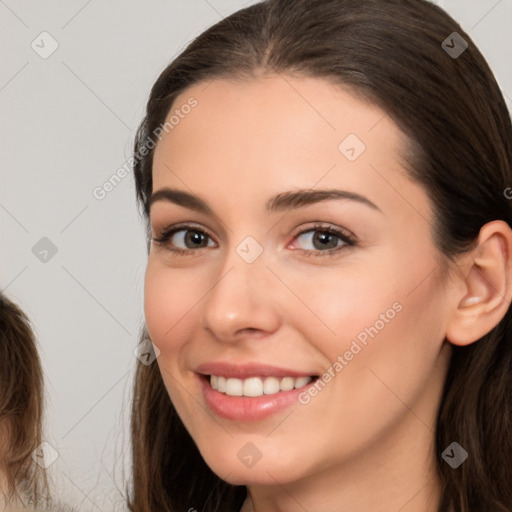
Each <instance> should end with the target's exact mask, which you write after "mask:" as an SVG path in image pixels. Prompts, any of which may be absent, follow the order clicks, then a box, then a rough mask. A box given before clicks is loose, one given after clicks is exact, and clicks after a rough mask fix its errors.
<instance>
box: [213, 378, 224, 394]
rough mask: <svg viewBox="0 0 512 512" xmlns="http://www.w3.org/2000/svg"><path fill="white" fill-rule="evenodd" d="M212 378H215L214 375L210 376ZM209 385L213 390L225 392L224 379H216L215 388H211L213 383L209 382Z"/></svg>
mask: <svg viewBox="0 0 512 512" xmlns="http://www.w3.org/2000/svg"><path fill="white" fill-rule="evenodd" d="M212 377H215V375H212ZM211 384H212V388H213V389H217V391H220V392H221V393H225V392H226V377H217V388H214V387H213V382H211Z"/></svg>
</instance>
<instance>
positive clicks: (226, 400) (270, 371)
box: [195, 362, 315, 422]
mask: <svg viewBox="0 0 512 512" xmlns="http://www.w3.org/2000/svg"><path fill="white" fill-rule="evenodd" d="M195 371H196V377H197V379H198V381H199V384H200V386H201V391H202V393H203V397H204V400H205V402H206V404H207V406H208V407H209V408H210V410H211V411H212V412H213V413H215V414H216V415H218V416H220V417H222V418H226V419H229V420H233V421H244V422H253V421H259V420H263V419H265V418H268V417H269V416H271V415H273V414H276V413H278V412H281V411H283V410H284V409H286V408H288V407H291V406H292V405H294V404H296V403H297V402H298V397H299V395H300V394H301V393H302V392H304V391H305V390H306V389H307V388H308V387H309V386H311V385H313V384H314V382H315V381H313V382H310V383H309V384H306V385H305V386H303V387H301V388H299V389H292V390H290V391H280V392H279V393H276V394H274V395H262V396H258V397H246V396H229V395H226V394H225V393H221V392H219V391H216V390H215V389H213V388H212V387H211V386H210V382H209V378H208V376H209V375H217V376H222V377H226V378H229V377H232V378H238V379H247V378H249V377H294V378H298V377H310V376H312V375H315V374H314V373H312V372H301V371H296V370H290V369H285V368H280V367H276V366H268V365H261V364H243V365H233V364H231V363H224V362H216V363H207V364H203V365H200V366H198V367H197V368H196V370H195Z"/></svg>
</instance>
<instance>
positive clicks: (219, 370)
mask: <svg viewBox="0 0 512 512" xmlns="http://www.w3.org/2000/svg"><path fill="white" fill-rule="evenodd" d="M195 372H196V373H200V374H202V375H217V376H219V377H226V378H229V377H233V378H235V379H248V378H249V377H281V378H282V377H293V378H295V379H296V378H298V377H311V376H312V375H317V374H316V373H315V372H308V371H297V370H292V369H289V368H283V367H279V366H273V365H267V364H261V363H244V364H233V363H227V362H224V361H217V362H211V363H205V364H201V365H199V366H198V367H197V368H196V369H195Z"/></svg>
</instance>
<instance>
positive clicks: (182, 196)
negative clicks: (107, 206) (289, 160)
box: [148, 187, 382, 215]
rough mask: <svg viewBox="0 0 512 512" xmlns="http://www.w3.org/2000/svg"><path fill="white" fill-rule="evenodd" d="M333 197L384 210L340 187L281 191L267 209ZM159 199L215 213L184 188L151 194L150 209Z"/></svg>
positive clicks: (316, 201) (287, 207) (288, 206)
mask: <svg viewBox="0 0 512 512" xmlns="http://www.w3.org/2000/svg"><path fill="white" fill-rule="evenodd" d="M332 199H349V200H351V201H356V202H358V203H361V204H364V205H366V206H369V207H370V208H372V209H374V210H378V211H380V212H381V213H382V210H381V209H380V208H379V207H378V206H377V205H376V204H375V203H373V202H372V201H370V200H369V199H367V198H366V197H364V196H362V195H360V194H357V193H355V192H349V191H347V190H338V189H324V190H312V189H301V190H291V191H289V192H281V193H280V194H277V195H276V196H274V197H272V198H271V199H270V200H269V201H267V204H266V209H267V211H269V212H278V211H283V210H292V209H293V208H300V207H303V206H308V205H311V204H314V203H319V202H320V201H325V200H332ZM157 201H168V202H170V203H174V204H177V205H179V206H183V207H185V208H189V209H190V210H195V211H197V212H200V213H205V214H210V215H213V213H214V212H213V210H212V209H211V208H210V206H208V204H207V203H206V202H205V201H204V200H203V199H201V198H200V197H198V196H195V195H193V194H190V193H188V192H185V191H184V190H178V189H171V188H168V187H164V188H161V189H159V190H157V191H155V192H153V193H152V194H151V197H150V198H149V202H148V211H149V209H150V208H151V205H152V204H154V203H156V202H157Z"/></svg>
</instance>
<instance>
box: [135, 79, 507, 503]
mask: <svg viewBox="0 0 512 512" xmlns="http://www.w3.org/2000/svg"><path fill="white" fill-rule="evenodd" d="M191 96H193V97H194V98H196V99H197V101H198V105H197V107H196V108H195V109H193V110H192V111H191V112H190V113H189V114H188V115H187V116H186V117H185V118H184V119H182V120H180V123H179V124H178V125H177V126H174V128H173V129H172V130H171V131H169V133H167V134H165V135H164V137H163V139H162V140H161V142H159V143H158V145H157V147H156V149H155V154H154V161H153V191H158V190H161V189H163V188H165V187H168V188H172V189H179V190H182V191H185V192H188V193H191V194H194V195H196V196H198V197H200V198H201V199H203V200H204V201H205V202H206V203H207V204H208V205H209V207H210V208H211V210H212V212H213V213H205V212H198V211H195V210H193V209H190V208H187V207H185V206H179V205H177V204H174V203H172V202H170V201H167V200H163V199H162V200H158V201H155V202H153V203H152V205H151V210H150V220H151V228H152V235H153V236H154V237H159V236H160V235H161V233H162V230H164V229H165V228H167V227H169V226H172V225H175V224H178V223H183V222H186V223H193V224H194V227H192V228H188V229H191V230H192V232H183V231H180V232H178V233H177V234H175V235H174V236H173V237H171V239H169V240H168V241H167V242H165V243H161V244H159V243H155V242H153V243H152V246H151V251H150V254H149V260H148V265H147V271H146V281H145V314H146V323H147V326H148V330H149V333H150V336H151V339H152V341H153V343H154V344H155V345H156V346H157V347H158V349H159V350H160V356H159V357H158V359H157V362H158V365H159V368H160V371H161V373H162V376H163V379H164V383H165V386H166V388H167V391H168V393H169V395H170V398H171V399H172V401H173V404H174V406H175V408H176V410H177V412H178V414H179V415H180V418H181V419H182V421H183V423H184V425H185V426H186V428H187V430H188V431H189V432H190V434H191V436H192V438H193V439H194V441H195V443H196V444H197V446H198V449H199V450H200V452H201V454H202V456H203V458H204V460H205V461H206V463H207V464H208V465H209V466H210V467H211V469H212V470H213V471H214V472H215V473H216V474H217V475H219V477H221V478H222V479H224V480H226V481H228V482H230V483H232V484H237V485H239V484H243V485H246V486H247V487H248V499H247V500H246V502H245V503H244V507H243V509H242V510H243V512H249V511H255V512H277V511H279V512H292V511H294V512H295V511H297V510H307V511H309V512H317V511H318V512H319V511H324V512H334V511H350V512H363V511H365V512H366V511H368V510H373V511H378V512H398V511H399V510H400V512H434V511H436V507H437V505H438V500H439V486H440V482H439V478H438V476H437V474H436V471H435V462H436V458H437V457H438V456H439V454H437V453H436V450H435V447H434V435H435V421H436V415H437V410H438V407H439V402H440V397H441V392H442V386H443V383H444V379H445V375H446V371H447V368H448V364H449V360H450V354H451V343H454V344H458V345H465V344H469V343H472V342H474V341H476V340H478V338H479V337H480V336H482V335H483V334H485V333H486V332H488V331H489V330H491V329H492V327H493V326H494V325H496V323H498V322H499V320H500V318H501V317H502V316H503V315H504V314H505V312H506V309H507V307H508V303H509V296H510V259H509V254H510V253H512V250H511V239H512V236H511V234H510V229H509V228H508V226H506V225H505V223H502V222H501V221H495V222H493V223H490V224H488V225H486V226H485V228H484V229H483V230H482V232H481V236H480V238H479V244H478V247H477V248H475V250H473V251H472V252H471V253H469V254H468V255H465V257H464V258H461V259H460V261H459V262H458V263H459V264H458V265H457V266H456V271H453V270H451V271H449V272H448V271H446V272H443V271H442V265H441V263H440V262H441V261H442V258H441V255H440V254H439V252H438V250H437V249H436V247H435V246H434V243H433V241H432V236H431V234H430V222H431V218H432V209H431V205H430V202H429V200H428V197H427V195H426V193H425V191H424V189H423V188H422V187H421V186H420V185H418V184H416V183H413V182H412V181H410V180H409V179H408V178H407V175H406V174H405V172H404V169H403V165H402V163H401V160H400V157H399V155H400V151H401V150H402V149H403V144H404V140H405V136H404V135H403V134H402V133H401V132H400V131H399V129H398V127H397V126H396V125H395V123H394V122H393V121H392V120H391V119H390V118H389V117H388V116H385V115H384V113H383V112H382V111H381V110H379V109H378V108H377V107H375V106H372V105H370V104H368V103H365V102H363V101H361V100H360V99H357V98H356V97H355V96H353V95H351V94H349V93H348V92H347V91H346V90H342V89H340V88H337V87H335V86H334V85H332V84H329V83H327V82H326V81H324V80H320V79H313V78H304V77H300V78H299V77H291V76H287V77H286V79H285V78H284V77H281V76H278V75H267V76H264V77H261V78H258V79H253V80H250V81H243V82H242V81H238V82H235V81H230V80H225V79H222V80H215V81H213V82H211V83H209V84H208V85H207V86H206V84H204V83H203V84H196V85H194V86H192V87H190V88H189V89H187V90H186V91H184V92H183V93H182V94H181V95H180V96H179V97H178V98H177V99H176V101H175V104H174V105H173V109H174V108H176V107H179V106H180V105H182V104H184V103H185V102H186V101H187V99H188V98H189V97H191ZM348 134H356V135H357V137H358V138H359V139H360V140H362V141H363V142H364V144H365V146H366V149H365V150H364V152H362V153H361V154H360V156H359V157H358V158H356V159H355V160H354V161H349V160H348V159H347V158H346V157H345V156H344V154H342V153H341V152H340V150H339V149H338V146H339V144H340V143H341V142H342V141H343V140H344V139H345V137H347V135H348ZM297 189H314V190H320V189H342V190H345V191H350V192H352V193H356V194H359V195H361V196H364V198H366V199H367V200H369V201H371V202H372V203H373V204H374V205H375V206H376V208H375V207H372V206H369V205H368V204H365V203H364V202H360V201H355V200H352V199H343V200H340V199H328V200H323V201H320V202H317V203H314V204H309V205H307V206H301V207H294V208H291V209H289V210H286V211H284V210H283V211H272V212H269V211H267V210H266V208H265V205H266V202H267V201H268V200H269V199H270V198H271V197H273V196H274V195H276V194H279V193H282V192H285V191H291V190H297ZM315 223H321V224H322V229H323V230H325V229H326V228H330V229H331V230H332V229H336V230H338V231H339V230H341V231H342V232H347V231H348V232H349V234H351V235H350V236H353V237H354V238H355V239H356V245H354V246H350V245H347V244H345V243H344V242H343V240H342V239H340V238H337V237H336V236H335V237H334V238H333V239H332V240H333V243H332V245H329V246H328V248H329V247H333V246H334V247H338V248H339V247H341V249H338V250H337V252H331V254H330V255H326V254H321V253H322V251H324V252H325V249H322V245H321V242H320V243H318V242H317V243H314V238H313V236H312V235H314V234H315V233H316V234H321V233H324V231H322V229H318V228H313V224H315ZM198 228H199V229H200V232H201V231H204V232H206V233H207V234H206V235H203V237H204V241H203V242H200V244H199V246H200V248H195V247H194V245H193V244H194V243H196V244H197V242H194V240H192V241H189V242H188V243H187V245H185V243H186V239H184V238H183V234H187V233H188V234H189V236H190V235H193V234H194V233H195V231H194V229H198ZM181 229H183V228H181ZM301 233H303V234H301ZM300 234H301V235H300ZM209 235H211V236H209ZM299 235H300V236H299ZM197 236H198V235H196V237H197ZM199 236H200V235H199ZM247 236H251V237H253V238H254V239H255V240H256V241H257V242H258V244H259V245H260V246H261V248H262V250H263V252H262V253H261V255H259V257H258V258H257V259H255V261H253V262H252V263H247V261H245V260H244V259H242V258H241V256H240V255H239V253H237V251H236V248H237V246H238V245H239V244H240V243H241V242H242V241H243V240H244V239H245V238H246V237H247ZM192 238H193V237H192ZM196 239H197V238H196ZM173 247H176V248H179V249H183V250H188V253H187V254H185V255H181V254H175V253H172V252H171V250H170V249H171V248H173ZM308 250H309V251H311V252H315V253H316V254H317V255H318V257H314V256H309V257H308V256H307V253H306V252H305V251H308ZM471 297H481V299H480V300H474V299H470V298H471ZM397 303H398V304H399V305H401V308H400V311H399V312H397V311H395V312H394V313H393V318H392V319H389V318H387V322H385V323H384V324H382V322H381V323H380V324H379V325H383V327H382V328H381V327H378V333H377V334H376V335H375V336H374V337H373V338H372V337H368V341H367V345H362V344H361V343H359V345H361V347H362V349H361V350H360V351H359V352H358V353H357V355H355V356H354V357H353V358H351V360H349V361H347V360H345V362H346V363H347V364H346V365H344V367H343V369H342V371H340V372H338V373H336V374H335V377H333V378H332V379H331V381H330V382H328V383H327V384H326V385H325V387H324V388H323V389H322V390H321V391H320V392H318V394H317V395H316V396H314V397H313V398H311V400H310V402H309V403H307V404H305V405H304V404H301V403H298V402H295V403H294V404H293V405H291V406H290V407H287V408H285V409H284V410H280V411H278V412H276V413H275V414H272V415H270V416H268V417H265V418H263V419H261V420H251V421H233V420H231V419H228V418H225V417H221V416H219V415H218V414H216V413H215V412H214V411H212V410H211V409H210V408H209V406H208V404H207V403H206V401H205V398H204V396H203V393H202V391H201V386H200V385H199V383H198V376H197V374H196V373H195V371H194V370H195V369H196V368H197V366H198V365H200V364H203V363H207V362H210V361H218V360H222V361H229V362H232V363H235V364H243V363H247V362H257V363H261V364H269V365H277V366H283V367H286V368H292V369H297V370H301V371H304V372H306V373H308V374H311V375H322V374H323V373H324V372H325V371H326V370H327V369H328V368H332V367H333V363H334V362H335V361H337V360H338V359H337V358H338V356H340V355H343V354H345V353H346V352H347V350H349V349H350V347H351V344H352V342H353V340H355V339H357V336H358V334H360V333H362V332H364V331H365V328H369V327H370V326H375V325H377V323H376V321H377V320H379V319H380V318H382V317H381V316H380V315H382V314H385V312H386V311H388V310H390V308H391V309H393V304H395V305H396V304H397ZM331 371H332V370H331ZM248 442H250V443H252V444H253V445H254V446H255V447H256V448H257V450H258V452H259V453H260V454H261V458H260V460H259V461H258V462H257V463H256V464H254V465H253V466H251V467H248V466H246V465H245V464H242V463H241V461H240V458H239V457H238V456H237V454H238V452H239V450H240V449H241V448H242V447H243V446H244V445H246V443H248ZM191 506H193V504H191Z"/></svg>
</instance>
